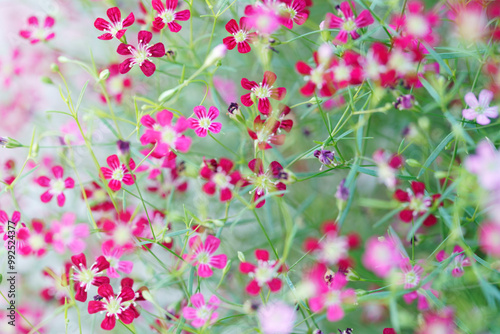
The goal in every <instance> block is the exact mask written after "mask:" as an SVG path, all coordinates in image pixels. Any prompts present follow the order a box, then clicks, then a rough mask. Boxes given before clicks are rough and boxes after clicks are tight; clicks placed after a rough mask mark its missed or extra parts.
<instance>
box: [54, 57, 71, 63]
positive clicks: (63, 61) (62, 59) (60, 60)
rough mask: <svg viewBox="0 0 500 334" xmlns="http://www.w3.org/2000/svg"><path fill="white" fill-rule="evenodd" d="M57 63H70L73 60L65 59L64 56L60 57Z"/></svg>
mask: <svg viewBox="0 0 500 334" xmlns="http://www.w3.org/2000/svg"><path fill="white" fill-rule="evenodd" d="M57 61H59V62H60V63H67V62H70V61H71V59H69V58H67V57H64V56H59V57H58V58H57Z"/></svg>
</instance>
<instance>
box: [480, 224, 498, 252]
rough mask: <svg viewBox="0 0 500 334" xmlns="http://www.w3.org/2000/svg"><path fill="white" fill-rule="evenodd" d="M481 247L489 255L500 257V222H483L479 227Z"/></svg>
mask: <svg viewBox="0 0 500 334" xmlns="http://www.w3.org/2000/svg"><path fill="white" fill-rule="evenodd" d="M479 247H481V249H482V250H483V252H485V253H486V254H488V255H491V256H495V257H498V258H500V224H499V223H496V222H486V223H483V224H482V225H481V227H480V229H479Z"/></svg>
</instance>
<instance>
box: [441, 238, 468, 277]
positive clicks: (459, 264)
mask: <svg viewBox="0 0 500 334" xmlns="http://www.w3.org/2000/svg"><path fill="white" fill-rule="evenodd" d="M463 251H464V250H463V249H462V247H460V246H458V245H457V246H455V247H454V248H453V253H451V255H452V256H453V255H455V254H458V255H455V256H454V258H453V260H452V261H451V263H450V264H449V265H448V267H447V269H450V268H453V269H452V270H451V275H452V276H453V277H461V276H462V275H463V274H464V267H469V266H470V265H471V260H470V259H469V258H468V257H466V256H465V254H460V253H462V252H463ZM447 258H448V254H446V251H445V250H444V249H443V250H441V251H440V252H439V253H437V254H436V259H437V260H438V261H439V262H443V261H444V260H446V259H447Z"/></svg>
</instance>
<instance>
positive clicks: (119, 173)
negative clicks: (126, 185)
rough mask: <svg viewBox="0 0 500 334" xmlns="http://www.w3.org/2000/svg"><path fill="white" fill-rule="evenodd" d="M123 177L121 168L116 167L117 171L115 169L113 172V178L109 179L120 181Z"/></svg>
mask: <svg viewBox="0 0 500 334" xmlns="http://www.w3.org/2000/svg"><path fill="white" fill-rule="evenodd" d="M124 175H125V173H124V172H123V168H121V167H118V168H117V169H115V170H114V171H113V176H111V178H112V179H113V180H117V181H121V180H122V179H123V176H124Z"/></svg>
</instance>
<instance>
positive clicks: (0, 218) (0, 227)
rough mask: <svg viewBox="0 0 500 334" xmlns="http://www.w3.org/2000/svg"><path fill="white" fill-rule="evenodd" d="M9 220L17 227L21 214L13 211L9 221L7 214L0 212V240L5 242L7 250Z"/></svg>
mask: <svg viewBox="0 0 500 334" xmlns="http://www.w3.org/2000/svg"><path fill="white" fill-rule="evenodd" d="M9 220H10V221H11V222H13V223H14V225H17V223H19V221H20V220H21V213H20V212H19V211H14V212H13V213H12V218H11V219H9V216H8V215H7V212H5V211H3V210H0V236H1V239H0V240H4V241H5V248H8V242H7V239H8V233H7V231H8V230H9Z"/></svg>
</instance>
